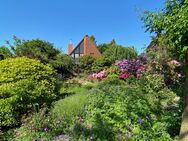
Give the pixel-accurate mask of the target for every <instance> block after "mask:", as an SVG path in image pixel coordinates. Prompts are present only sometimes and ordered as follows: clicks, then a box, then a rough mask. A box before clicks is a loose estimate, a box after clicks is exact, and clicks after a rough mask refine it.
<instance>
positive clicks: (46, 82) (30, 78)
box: [0, 57, 56, 126]
mask: <svg viewBox="0 0 188 141" xmlns="http://www.w3.org/2000/svg"><path fill="white" fill-rule="evenodd" d="M0 66H1V67H0V107H1V108H0V113H1V116H0V117H1V123H0V124H1V126H12V125H15V124H17V123H18V122H19V116H20V114H22V113H24V112H26V110H28V109H29V108H31V107H32V104H33V103H39V104H42V103H44V102H50V101H51V100H53V98H54V97H55V94H54V88H55V86H54V84H55V81H56V79H55V72H54V70H53V69H52V67H51V66H49V65H43V64H42V63H40V62H39V61H37V60H33V59H28V58H26V57H20V58H12V59H5V60H3V61H1V62H0Z"/></svg>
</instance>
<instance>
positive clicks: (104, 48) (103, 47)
mask: <svg viewBox="0 0 188 141" xmlns="http://www.w3.org/2000/svg"><path fill="white" fill-rule="evenodd" d="M108 47H109V45H108V44H105V43H104V44H100V45H98V46H97V48H98V49H99V51H100V53H101V54H103V53H104V52H105V51H106V49H108Z"/></svg>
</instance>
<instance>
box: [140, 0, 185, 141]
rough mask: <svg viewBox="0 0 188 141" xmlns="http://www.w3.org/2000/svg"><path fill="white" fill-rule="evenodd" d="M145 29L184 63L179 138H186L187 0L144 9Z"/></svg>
mask: <svg viewBox="0 0 188 141" xmlns="http://www.w3.org/2000/svg"><path fill="white" fill-rule="evenodd" d="M142 20H143V21H144V23H145V26H146V30H147V31H150V32H151V33H156V35H157V36H158V37H159V41H160V42H161V43H162V44H167V45H168V47H170V50H171V51H172V53H173V54H174V55H176V56H177V57H178V58H180V59H182V60H183V61H184V62H185V63H184V64H185V71H184V72H185V89H184V96H185V98H184V99H185V110H184V113H183V119H182V126H181V131H180V140H182V141H187V140H188V134H187V133H188V128H187V127H188V71H187V70H188V0H167V1H166V5H165V7H164V8H163V9H162V10H161V11H159V12H149V11H145V16H144V17H143V18H142Z"/></svg>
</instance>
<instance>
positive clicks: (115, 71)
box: [107, 65, 121, 75]
mask: <svg viewBox="0 0 188 141" xmlns="http://www.w3.org/2000/svg"><path fill="white" fill-rule="evenodd" d="M107 73H108V75H119V74H120V73H121V71H120V69H119V67H118V66H116V65H112V66H111V67H110V68H108V69H107Z"/></svg>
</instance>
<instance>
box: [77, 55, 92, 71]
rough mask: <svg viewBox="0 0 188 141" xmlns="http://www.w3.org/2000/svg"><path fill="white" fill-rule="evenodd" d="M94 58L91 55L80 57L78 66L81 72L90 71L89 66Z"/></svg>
mask: <svg viewBox="0 0 188 141" xmlns="http://www.w3.org/2000/svg"><path fill="white" fill-rule="evenodd" d="M95 60H96V58H94V57H93V56H89V55H85V56H82V57H80V60H79V64H78V66H79V68H80V70H81V72H91V67H92V65H93V63H94V62H95Z"/></svg>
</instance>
